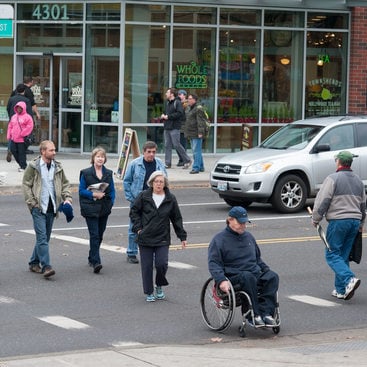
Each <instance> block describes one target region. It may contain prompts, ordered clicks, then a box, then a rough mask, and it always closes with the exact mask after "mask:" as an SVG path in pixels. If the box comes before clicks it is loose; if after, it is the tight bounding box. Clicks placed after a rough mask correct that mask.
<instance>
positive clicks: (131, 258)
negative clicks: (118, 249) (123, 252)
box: [126, 255, 139, 264]
mask: <svg viewBox="0 0 367 367" xmlns="http://www.w3.org/2000/svg"><path fill="white" fill-rule="evenodd" d="M126 261H127V262H128V263H129V264H139V260H138V259H137V258H136V256H135V255H133V256H128V257H127V258H126Z"/></svg>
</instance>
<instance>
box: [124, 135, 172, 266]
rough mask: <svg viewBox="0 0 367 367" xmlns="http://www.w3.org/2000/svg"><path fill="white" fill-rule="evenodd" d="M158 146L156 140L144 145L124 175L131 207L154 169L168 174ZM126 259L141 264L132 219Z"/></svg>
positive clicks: (145, 186)
mask: <svg viewBox="0 0 367 367" xmlns="http://www.w3.org/2000/svg"><path fill="white" fill-rule="evenodd" d="M157 149H158V146H157V144H156V143H155V142H154V141H151V140H148V141H146V142H145V143H144V145H143V155H142V156H140V157H138V158H135V159H134V160H133V161H132V162H130V163H129V164H128V166H127V169H126V173H125V175H124V180H123V187H124V194H125V198H126V200H127V201H129V202H130V207H131V206H132V205H133V203H134V200H135V199H136V198H137V197H138V195H139V194H140V193H141V192H142V191H143V190H146V189H147V188H148V183H147V182H148V179H149V177H150V175H151V174H152V173H153V172H154V171H163V172H164V174H165V175H167V171H166V168H165V167H164V163H163V162H162V161H161V159H159V158H158V157H156V153H157ZM126 255H127V257H126V261H127V262H128V263H129V264H139V260H138V258H137V255H138V245H137V243H136V234H135V233H134V232H133V230H132V222H131V221H130V224H129V229H128V245H127V249H126Z"/></svg>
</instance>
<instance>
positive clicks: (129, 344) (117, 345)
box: [111, 341, 144, 348]
mask: <svg viewBox="0 0 367 367" xmlns="http://www.w3.org/2000/svg"><path fill="white" fill-rule="evenodd" d="M111 345H112V346H113V347H115V348H121V347H135V346H138V345H144V344H143V343H139V342H122V341H121V342H113V343H111Z"/></svg>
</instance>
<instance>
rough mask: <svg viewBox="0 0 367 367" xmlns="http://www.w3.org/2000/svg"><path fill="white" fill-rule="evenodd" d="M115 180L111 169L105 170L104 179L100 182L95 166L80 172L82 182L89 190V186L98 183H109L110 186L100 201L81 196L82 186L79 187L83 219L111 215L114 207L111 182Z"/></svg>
mask: <svg viewBox="0 0 367 367" xmlns="http://www.w3.org/2000/svg"><path fill="white" fill-rule="evenodd" d="M112 180H113V177H112V171H111V170H110V169H107V168H104V170H103V177H102V179H101V180H100V179H99V178H98V177H97V176H96V172H95V169H94V167H93V166H91V167H89V168H86V169H83V170H82V171H80V181H81V183H82V182H83V181H84V182H85V187H86V188H87V187H88V186H89V185H93V184H96V183H101V182H107V183H108V184H109V186H108V187H107V188H106V190H105V196H104V197H103V199H100V200H91V199H90V198H88V197H85V196H83V195H80V189H81V186H84V182H83V185H80V186H79V202H80V211H81V215H82V216H83V217H95V218H98V217H103V216H106V215H109V214H110V213H111V209H112V206H113V200H112V198H111V182H112Z"/></svg>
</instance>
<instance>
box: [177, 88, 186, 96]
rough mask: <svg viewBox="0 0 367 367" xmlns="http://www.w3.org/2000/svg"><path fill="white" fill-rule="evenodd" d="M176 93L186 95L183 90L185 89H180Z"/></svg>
mask: <svg viewBox="0 0 367 367" xmlns="http://www.w3.org/2000/svg"><path fill="white" fill-rule="evenodd" d="M177 94H183V95H184V96H187V92H186V91H185V89H180V90H179V91H178V92H177Z"/></svg>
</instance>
